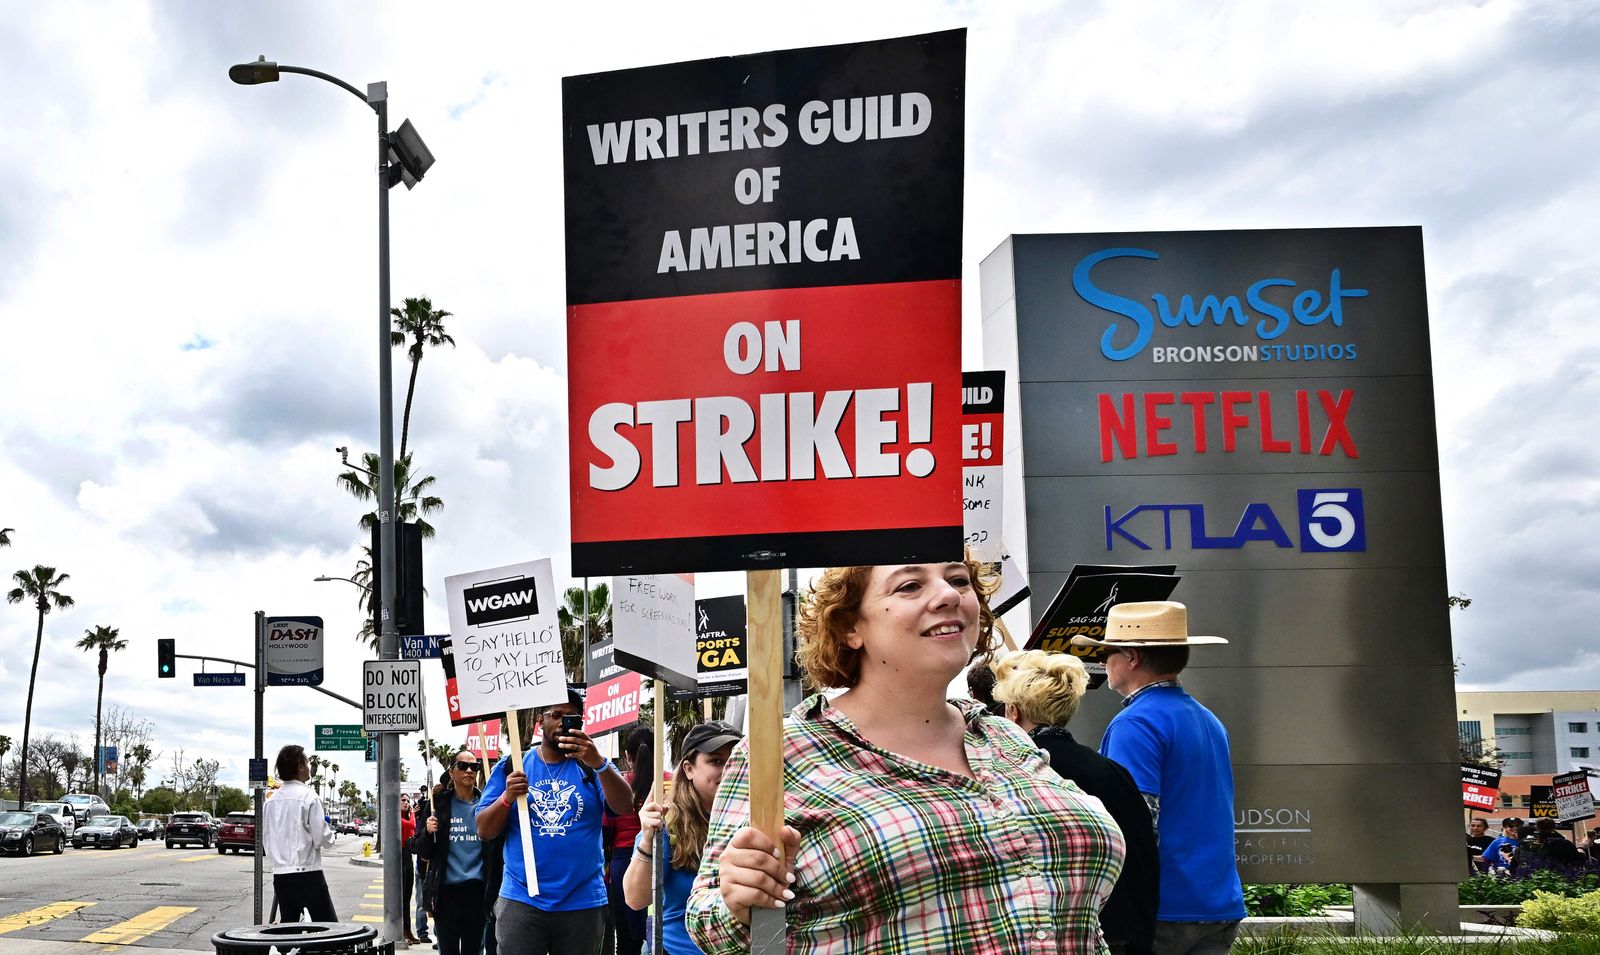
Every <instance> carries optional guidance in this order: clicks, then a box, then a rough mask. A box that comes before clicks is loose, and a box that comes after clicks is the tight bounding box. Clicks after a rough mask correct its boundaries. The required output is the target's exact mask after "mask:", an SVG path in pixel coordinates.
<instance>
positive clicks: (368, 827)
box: [357, 822, 378, 836]
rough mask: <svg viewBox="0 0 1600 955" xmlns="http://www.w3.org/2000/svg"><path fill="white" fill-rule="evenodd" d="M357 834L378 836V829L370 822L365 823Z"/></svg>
mask: <svg viewBox="0 0 1600 955" xmlns="http://www.w3.org/2000/svg"><path fill="white" fill-rule="evenodd" d="M357 834H358V835H363V836H375V835H377V834H378V827H377V826H376V825H374V824H372V823H370V822H363V823H362V824H361V827H360V828H359V829H358V830H357Z"/></svg>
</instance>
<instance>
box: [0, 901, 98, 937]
mask: <svg viewBox="0 0 1600 955" xmlns="http://www.w3.org/2000/svg"><path fill="white" fill-rule="evenodd" d="M93 904H94V903H93V902H52V903H50V904H49V905H41V906H39V907H38V908H36V909H29V910H28V911H26V912H18V913H17V914H15V915H8V916H6V917H5V918H3V919H0V935H4V934H6V933H7V932H15V931H16V930H18V929H24V928H30V927H32V926H34V925H42V924H44V923H45V922H49V921H52V920H54V919H58V918H61V917H62V916H63V915H71V914H72V913H73V912H76V911H78V910H79V909H81V908H86V907H88V906H91V905H93Z"/></svg>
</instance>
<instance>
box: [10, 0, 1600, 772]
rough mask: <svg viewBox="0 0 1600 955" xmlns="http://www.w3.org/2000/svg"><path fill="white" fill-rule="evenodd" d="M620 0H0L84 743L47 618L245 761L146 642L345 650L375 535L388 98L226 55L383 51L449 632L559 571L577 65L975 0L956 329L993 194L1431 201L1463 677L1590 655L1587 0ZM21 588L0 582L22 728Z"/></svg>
mask: <svg viewBox="0 0 1600 955" xmlns="http://www.w3.org/2000/svg"><path fill="white" fill-rule="evenodd" d="M617 6H618V5H604V4H595V5H589V6H588V7H585V8H583V12H581V13H578V12H570V11H574V10H576V9H577V8H576V7H573V6H572V5H567V6H565V7H552V6H551V5H533V4H506V5H495V4H465V5H463V4H450V5H440V4H420V3H419V4H396V3H384V4H377V3H355V2H352V3H344V4H338V5H330V4H323V3H313V2H303V3H287V2H286V3H255V4H216V3H211V2H202V0H194V2H139V0H127V2H118V3H78V2H59V3H50V4H33V5H30V6H29V7H28V9H27V10H26V11H25V12H23V13H21V14H13V16H12V17H11V18H10V20H11V23H10V26H11V29H9V30H6V31H4V32H3V33H0V88H3V89H5V90H6V91H7V92H6V95H5V96H4V97H3V98H0V129H3V131H4V133H3V135H4V142H5V143H6V147H7V148H5V149H4V150H0V181H3V182H4V183H5V188H4V189H3V190H0V334H3V339H0V342H3V344H0V409H4V410H3V411H0V527H13V528H15V533H14V535H13V541H14V542H13V546H12V547H11V548H10V549H9V550H6V551H3V552H0V565H3V567H4V569H5V571H6V573H7V574H8V575H9V572H10V570H11V569H13V568H14V567H23V566H30V567H31V566H32V565H33V564H35V563H43V564H49V565H54V566H56V567H58V568H60V569H61V570H64V571H66V572H68V573H70V574H71V575H72V578H71V581H70V584H69V585H68V586H67V587H66V588H65V590H66V592H68V593H70V594H71V595H72V596H74V597H75V598H76V599H77V606H76V607H75V608H74V609H72V610H71V611H68V612H63V613H57V614H52V615H51V616H50V617H49V618H48V619H47V621H46V640H45V648H44V653H43V657H42V660H41V662H40V665H39V695H38V699H37V700H36V703H35V711H34V732H35V733H43V732H52V733H58V734H67V733H74V732H75V733H77V734H78V737H79V739H80V741H82V742H83V743H84V745H85V746H86V747H87V745H88V744H89V742H90V741H91V740H92V735H93V727H92V714H93V706H94V697H93V682H94V671H93V662H92V660H91V659H90V658H89V657H87V656H86V655H84V654H82V653H81V652H79V651H76V650H74V649H72V648H71V642H72V641H73V640H74V639H76V638H77V637H78V636H80V635H81V634H82V633H83V632H84V630H85V629H86V628H89V627H92V626H95V625H98V624H105V625H109V626H116V627H120V628H121V631H122V634H123V636H125V637H126V638H128V640H129V642H130V646H129V649H128V650H127V651H126V652H125V653H123V654H121V655H119V656H118V657H117V658H116V659H115V661H114V663H113V665H112V669H111V675H110V677H109V678H108V681H107V688H106V693H107V698H108V700H110V701H112V702H115V703H118V704H121V705H124V706H127V707H129V708H131V709H132V710H133V711H134V713H135V714H136V715H139V716H144V717H147V718H150V719H151V720H153V721H154V722H155V724H156V727H157V745H158V748H160V749H162V750H163V751H167V752H170V751H172V750H174V749H176V748H179V747H182V748H183V749H184V751H185V753H186V754H187V755H189V756H191V757H192V756H201V755H203V756H214V757H216V758H219V759H221V760H223V762H224V765H225V767H226V768H225V770H224V778H225V780H227V781H231V782H234V783H239V782H242V780H243V776H244V759H245V758H246V757H247V756H248V755H249V748H250V726H249V719H250V700H249V695H248V692H247V691H245V690H227V689H197V688H194V687H192V686H189V685H188V684H189V681H188V680H187V679H180V680H174V681H170V682H160V683H158V682H157V681H156V680H155V679H153V670H154V657H155V646H154V644H155V640H156V639H157V638H158V637H162V636H169V637H175V638H177V640H178V642H179V647H180V652H209V653H214V654H217V655H221V656H232V657H239V658H245V659H248V658H249V655H250V634H251V621H252V613H253V611H255V610H257V609H263V610H267V611H269V612H271V613H275V614H291V613H315V614H320V615H322V616H324V617H325V618H326V619H327V621H328V624H329V628H330V631H331V635H330V641H329V642H330V647H329V665H330V676H329V685H330V687H332V688H334V689H338V690H340V691H341V692H345V693H346V694H348V695H352V696H353V695H355V692H356V689H357V686H356V684H357V681H358V678H359V677H358V674H359V664H358V661H359V660H360V659H361V658H362V657H363V656H364V650H363V648H362V647H361V646H360V645H359V644H358V643H357V642H356V641H355V640H354V639H353V636H352V635H353V634H354V632H355V630H356V629H357V628H358V626H359V614H358V611H357V609H356V602H355V598H356V596H357V593H356V591H355V589H354V588H353V587H351V586H350V585H348V584H343V583H337V582H335V583H321V584H319V583H313V582H312V578H313V577H314V576H316V575H318V574H330V575H348V574H349V573H350V572H351V570H352V568H353V564H354V561H355V559H356V557H357V556H358V553H359V551H358V547H359V543H360V540H359V535H358V532H357V529H356V523H355V522H356V518H357V517H358V515H359V514H360V512H361V511H362V510H364V508H363V507H361V506H360V505H358V503H357V502H355V501H354V500H353V499H351V498H349V497H348V496H347V495H345V494H344V493H343V492H341V491H340V490H339V489H338V488H337V487H336V486H335V483H334V476H335V474H336V473H337V472H338V471H339V461H338V456H337V455H336V454H335V452H334V448H335V447H336V446H340V445H348V446H350V447H351V448H353V449H356V450H358V451H359V450H362V449H369V448H375V444H376V439H375V434H376V430H377V413H376V388H375V385H374V382H375V379H376V375H375V365H376V357H375V351H376V348H375V342H374V338H375V329H374V325H375V322H374V309H375V304H374V302H375V291H376V290H375V284H376V282H375V259H376V253H375V244H376V243H375V226H374V221H375V216H374V209H373V205H374V203H373V198H374V197H373V191H374V190H373V183H372V179H373V175H372V174H373V168H374V166H373V162H374V159H373V155H372V149H371V144H372V115H371V113H370V112H369V111H368V110H367V109H366V108H365V107H364V106H361V105H359V104H358V103H356V102H355V101H354V100H353V99H352V98H351V97H349V96H347V95H346V94H343V93H341V92H339V91H337V90H335V89H333V88H332V87H329V86H327V85H325V84H321V83H318V82H315V81H313V80H309V79H305V78H300V77H285V81H284V82H282V83H279V84H277V85H275V86H266V87H255V88H246V87H240V86H236V85H233V84H232V83H230V82H229V81H228V79H227V75H226V74H227V67H228V66H229V65H230V64H232V63H235V62H239V61H242V60H246V59H253V58H254V57H255V56H256V55H257V54H266V55H267V57H268V58H269V59H274V60H277V61H279V62H283V63H293V64H298V65H305V66H311V67H315V68H319V69H323V70H326V71H328V72H331V73H334V74H336V75H338V76H340V77H343V78H345V79H347V80H349V81H351V82H352V83H355V84H356V85H357V86H364V85H365V83H366V82H368V81H371V80H379V79H382V80H387V81H388V83H389V91H390V95H391V103H392V105H391V110H392V113H391V115H392V116H393V118H394V121H395V122H398V121H399V120H400V119H401V118H404V117H410V118H411V119H412V120H413V121H414V122H415V123H416V125H417V127H418V129H419V130H420V131H421V132H422V134H423V135H424V136H425V137H426V139H427V141H428V144H429V145H430V146H431V147H432V150H433V152H434V153H435V155H436V156H437V157H438V165H437V166H436V167H435V168H434V170H433V171H432V172H431V173H430V174H429V176H428V178H427V180H426V181H425V182H424V183H423V184H422V185H421V186H419V187H418V188H417V189H416V191H414V192H411V193H407V192H404V191H403V190H396V191H395V192H394V193H393V194H392V199H393V228H394V245H393V261H394V294H395V300H396V302H397V303H398V301H399V299H401V298H402V297H405V296H414V295H428V296H431V297H432V299H433V301H434V302H435V304H436V306H438V307H442V308H446V309H448V310H450V311H451V312H453V313H454V314H455V317H454V318H452V319H451V320H450V322H449V328H450V330H451V332H452V333H453V334H454V335H455V338H456V340H457V342H458V347H457V348H456V349H454V350H453V351H452V350H443V351H435V352H431V353H429V355H428V357H427V358H426V359H425V361H424V362H423V365H422V369H421V375H420V382H419V386H418V393H417V399H416V410H415V412H414V415H413V421H412V434H413V438H412V443H413V446H414V447H415V449H416V453H417V456H418V459H419V466H420V467H421V468H422V470H424V471H426V472H427V473H431V474H433V475H435V476H437V478H438V485H437V488H438V491H439V493H440V494H441V496H443V497H444V499H445V501H446V502H447V507H446V509H445V510H444V512H443V513H442V514H440V515H439V516H438V517H437V518H436V520H435V524H436V525H437V526H438V528H439V535H438V537H437V539H436V540H435V542H434V543H433V545H432V546H431V547H430V549H429V551H428V576H429V579H430V584H431V589H432V591H433V598H434V599H433V602H432V603H431V604H430V624H431V625H432V626H431V627H430V629H434V630H440V629H443V627H444V625H445V620H444V614H443V605H442V602H441V601H440V600H439V599H438V598H440V597H441V596H442V593H443V585H442V577H443V576H444V575H445V574H447V573H454V572H458V571H466V570H472V569H477V568H481V567H489V566H494V565H497V564H501V563H510V562H515V561H520V560H526V559H531V558H535V557H540V556H550V557H553V558H554V559H555V562H556V568H557V577H558V581H564V580H565V579H566V574H565V568H566V564H567V558H566V551H567V536H566V528H567V520H568V509H567V498H566V492H567V487H566V485H567V482H566V475H565V467H566V450H565V442H564V428H565V424H564V415H565V404H566V400H565V387H566V385H565V374H566V367H567V356H566V354H565V340H564V327H563V307H564V306H563V273H562V245H561V234H562V228H561V210H562V197H561V191H560V190H561V176H560V150H559V145H560V103H559V92H560V87H559V78H560V77H562V76H563V75H569V74H576V73H586V72H594V71H600V70H611V69H619V68H625V67H629V66H638V65H646V64H653V63H660V62H670V61H675V60H686V59H696V58H700V57H707V56H716V55H723V54H733V53H749V52H756V51H759V50H765V49H776V48H784V47H797V46H808V45H813V44H824V43H840V42H848V41H852V40H860V39H871V38H876V37H883V36H897V35H905V34H910V33H920V32H927V31H932V30H938V29H946V28H951V27H957V26H965V27H967V28H968V30H969V31H970V33H969V37H968V46H969V62H968V68H967V71H968V77H969V94H968V102H967V130H968V139H967V169H968V178H967V185H966V189H967V192H966V200H967V201H966V239H965V243H966V249H965V262H966V279H967V282H966V294H967V303H966V304H967V313H968V314H967V335H966V353H965V355H964V361H965V365H966V367H969V368H976V367H981V365H982V363H983V356H982V354H981V350H980V348H979V340H980V335H979V330H978V321H977V314H976V313H977V308H976V306H977V265H978V263H979V261H980V260H981V259H982V258H983V256H984V255H986V254H987V253H988V252H989V251H990V250H991V249H992V248H993V247H994V246H995V245H996V244H998V243H999V242H1000V241H1001V240H1002V239H1003V238H1004V237H1005V235H1007V234H1008V233H1012V232H1066V231H1125V230H1145V229H1207V228H1263V227H1290V226H1297V227H1298V226H1359V225H1387V224H1420V225H1421V226H1422V227H1423V229H1424V235H1425V239H1426V244H1427V263H1428V288H1429V297H1430V308H1431V323H1432V335H1433V348H1434V352H1433V361H1434V373H1435V375H1436V390H1437V398H1438V412H1437V413H1438V422H1439V436H1440V445H1441V448H1440V450H1441V457H1442V468H1443V475H1442V477H1443V488H1444V505H1445V519H1446V526H1445V531H1446V540H1447V547H1448V557H1449V568H1450V586H1451V589H1452V590H1453V591H1456V592H1462V593H1466V594H1467V595H1469V596H1470V597H1471V598H1472V599H1473V605H1472V607H1471V608H1470V609H1468V610H1467V611H1465V612H1458V613H1456V615H1455V621H1454V622H1455V640H1456V649H1457V653H1458V654H1459V655H1460V657H1461V658H1462V660H1463V662H1464V664H1465V669H1464V670H1463V672H1462V680H1463V681H1464V682H1465V683H1468V684H1470V685H1472V686H1473V687H1476V688H1489V687H1495V688H1513V689H1534V688H1546V687H1569V688H1571V687H1592V686H1596V685H1600V679H1596V678H1595V675H1594V667H1595V660H1596V658H1595V656H1594V653H1593V650H1592V647H1593V640H1592V637H1593V635H1594V626H1595V624H1594V621H1595V620H1596V619H1600V544H1597V543H1596V541H1597V540H1600V511H1597V499H1600V481H1597V475H1600V459H1597V452H1596V450H1595V449H1594V447H1593V442H1592V441H1591V440H1590V434H1589V432H1590V431H1592V430H1593V426H1594V424H1595V422H1596V421H1597V420H1600V419H1597V417H1596V412H1595V410H1594V409H1595V408H1597V407H1600V367H1597V366H1600V335H1597V333H1596V332H1595V331H1594V322H1595V316H1596V315H1597V314H1600V294H1597V288H1600V261H1597V260H1600V191H1597V189H1596V186H1597V176H1600V172H1597V171H1600V164H1597V163H1596V161H1595V156H1596V155H1597V154H1600V112H1597V109H1596V106H1595V104H1596V103H1597V102H1600V67H1597V66H1596V63H1595V60H1594V55H1593V51H1594V50H1595V49H1596V48H1597V47H1600V11H1597V9H1596V8H1595V7H1593V6H1592V5H1586V4H1576V3H1537V2H1527V3H1519V2H1495V0H1490V2H1480V3H1425V2H1416V3H1405V2H1381V3H1363V2H1349V3H1340V4H1317V5H1312V4H1298V3H1224V4H1207V5H1195V4H1190V3H1183V2H1176V0H1175V2H1170V3H1144V4H1112V3H1089V2H1074V0H1062V2H1054V3H1037V2H1036V3H1006V4H1000V3H996V4H989V5H984V4H977V3H918V2H904V3H872V4H864V3H859V2H856V3H848V4H836V3H826V2H817V3H810V4H804V5H783V8H782V11H781V12H773V13H763V12H761V11H760V8H758V7H756V6H753V5H751V4H748V3H737V4H726V5H717V4H696V5H693V9H694V10H695V12H694V13H693V14H687V13H685V10H687V9H689V6H687V5H682V4H648V5H645V4H641V5H637V6H629V7H627V8H626V9H621V10H619V9H617ZM772 6H773V8H774V9H777V8H778V5H772ZM1202 8H1204V10H1205V12H1199V11H1201V9H1202ZM558 9H559V10H561V11H563V12H555V11H557V10H558ZM403 371H404V365H403V364H397V380H398V381H399V383H400V388H398V389H397V398H403V385H404V377H403ZM397 417H398V415H397ZM1440 596H1441V598H1442V596H1443V595H1440ZM34 623H35V618H34V615H33V614H32V612H31V611H30V610H29V609H28V608H26V607H5V606H0V636H3V638H4V640H5V643H6V645H7V646H9V647H10V648H11V652H10V653H8V654H5V655H4V656H0V687H3V688H4V690H5V692H4V693H0V733H5V734H8V735H10V736H12V738H13V739H20V737H21V730H22V702H23V691H24V689H25V687H26V683H27V668H28V651H29V650H30V649H31V646H32V640H33V632H34ZM1399 636H1400V635H1397V638H1398V637H1399ZM185 672H187V671H185ZM440 696H441V694H440V693H438V692H435V694H434V699H433V700H432V701H430V702H431V703H433V704H435V705H434V707H433V709H434V711H435V716H434V721H435V722H436V723H439V724H442V723H443V719H442V716H441V715H440V713H439V710H440V707H441V706H442V703H440V700H439V698H440ZM268 697H269V702H268V713H267V716H268V740H269V746H275V745H277V744H279V743H281V742H286V741H291V740H292V741H302V742H304V741H307V740H309V733H310V726H311V724H312V723H315V722H339V723H343V722H353V721H357V720H356V716H357V714H355V712H354V711H352V710H350V709H349V708H347V707H344V706H342V705H341V704H338V703H336V702H333V701H331V700H327V699H325V698H323V697H320V696H317V695H315V694H313V693H310V692H309V691H303V690H282V691H274V692H272V693H270V694H268ZM411 748H412V744H409V743H408V744H407V749H411ZM355 755H356V754H346V757H345V758H344V759H342V760H341V763H342V764H343V765H344V768H345V773H344V775H346V776H352V774H351V772H350V770H351V769H352V764H354V763H355V762H356V760H355V758H353V757H354V756H355ZM412 763H413V770H415V767H416V758H415V756H414V755H413V757H412ZM363 772H365V770H362V771H361V772H357V773H355V774H354V775H353V777H352V778H356V779H357V780H358V781H363V786H364V788H365V787H366V786H370V785H371V778H372V777H371V775H370V774H367V775H366V776H365V777H363V775H362V773H363Z"/></svg>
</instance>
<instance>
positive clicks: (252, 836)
mask: <svg viewBox="0 0 1600 955" xmlns="http://www.w3.org/2000/svg"><path fill="white" fill-rule="evenodd" d="M229 849H232V850H233V851H234V852H240V851H245V852H251V853H253V852H255V851H256V814H255V813H253V812H230V813H228V816H227V818H225V819H223V820H222V825H221V826H220V827H218V829H217V855H219V856H220V855H222V854H223V853H224V852H227V851H228V850H229Z"/></svg>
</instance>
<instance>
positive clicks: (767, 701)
mask: <svg viewBox="0 0 1600 955" xmlns="http://www.w3.org/2000/svg"><path fill="white" fill-rule="evenodd" d="M778 574H779V572H778V571H776V570H751V571H746V572H745V600H746V602H747V603H746V606H747V613H748V615H749V624H748V627H749V641H748V643H747V644H746V646H747V647H748V654H749V658H750V659H749V663H750V708H749V710H748V720H749V723H750V735H749V741H750V743H749V759H750V825H751V826H753V827H754V828H756V829H760V830H761V831H762V832H764V833H766V834H767V838H769V839H771V840H772V844H773V845H775V846H777V847H778V851H779V852H782V851H783V845H784V843H783V603H782V584H781V583H780V581H779V577H778ZM784 861H785V863H787V862H788V860H784ZM783 914H784V913H783V910H782V909H761V908H752V909H751V910H750V951H751V955H763V953H767V952H774V953H777V952H782V951H784V950H785V943H784V934H785V929H786V927H785V923H784V918H783Z"/></svg>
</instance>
